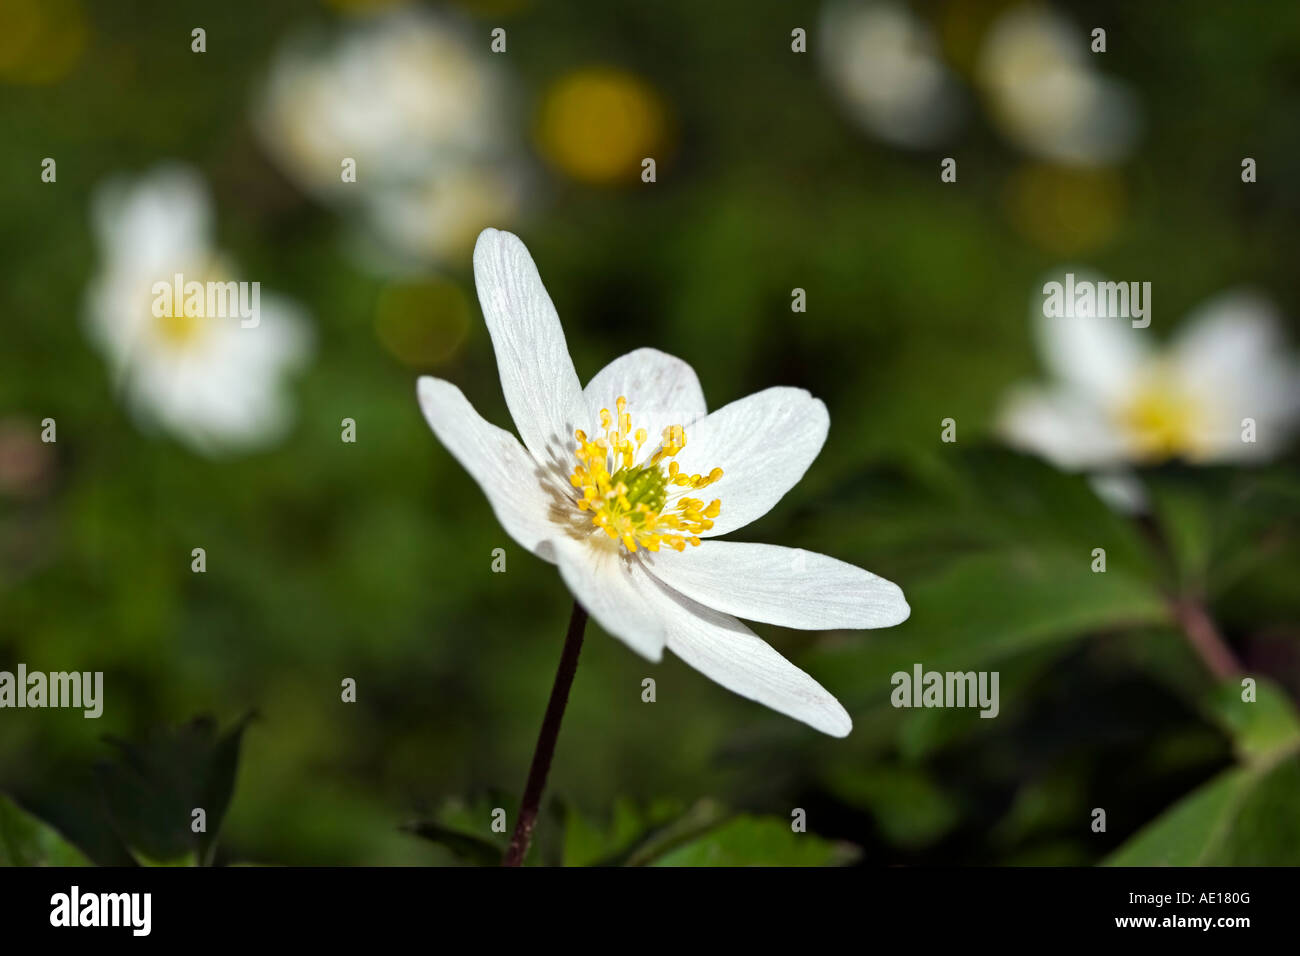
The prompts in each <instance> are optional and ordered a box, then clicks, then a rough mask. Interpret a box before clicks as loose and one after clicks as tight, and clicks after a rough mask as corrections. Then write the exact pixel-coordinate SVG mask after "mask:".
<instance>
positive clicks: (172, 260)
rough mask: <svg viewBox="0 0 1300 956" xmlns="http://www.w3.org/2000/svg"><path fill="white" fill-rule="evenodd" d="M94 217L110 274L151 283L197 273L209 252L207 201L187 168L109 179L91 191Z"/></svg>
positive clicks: (202, 187) (203, 186)
mask: <svg viewBox="0 0 1300 956" xmlns="http://www.w3.org/2000/svg"><path fill="white" fill-rule="evenodd" d="M93 216H94V222H95V228H96V232H97V233H98V237H99V243H100V248H101V252H102V254H103V256H104V258H105V259H106V260H107V261H108V263H109V264H110V265H111V267H112V270H114V271H125V272H128V273H135V274H141V275H147V276H148V277H149V281H150V283H152V282H156V281H167V282H169V281H171V279H172V275H173V273H174V272H186V271H189V270H194V269H198V268H200V267H201V266H202V264H203V261H204V259H205V258H206V257H207V255H208V254H209V247H208V243H209V239H210V232H211V228H212V209H211V201H210V199H209V196H208V190H207V186H206V184H205V183H204V181H203V179H202V177H201V176H200V175H199V174H198V173H197V172H196V171H195V170H193V169H191V168H190V167H188V166H182V165H179V164H175V163H166V164H163V165H160V166H157V167H155V168H154V169H152V170H150V171H149V173H147V174H146V175H144V176H140V177H139V178H136V179H128V178H126V177H120V176H119V177H114V178H112V179H110V180H108V181H107V182H105V183H104V184H102V185H101V186H99V187H97V188H96V190H95V195H94V199H93Z"/></svg>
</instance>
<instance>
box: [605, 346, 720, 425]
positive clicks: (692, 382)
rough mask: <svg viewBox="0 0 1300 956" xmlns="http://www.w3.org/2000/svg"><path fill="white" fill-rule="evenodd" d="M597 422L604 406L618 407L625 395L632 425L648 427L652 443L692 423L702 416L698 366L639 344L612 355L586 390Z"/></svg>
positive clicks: (702, 399) (702, 396) (702, 407)
mask: <svg viewBox="0 0 1300 956" xmlns="http://www.w3.org/2000/svg"><path fill="white" fill-rule="evenodd" d="M582 394H583V397H584V398H585V399H586V401H587V414H588V416H589V419H590V421H591V422H592V423H593V425H594V424H595V423H596V422H599V421H600V411H601V409H603V408H607V409H609V410H610V411H611V412H613V411H614V407H615V403H616V402H617V401H618V399H619V397H620V396H621V397H623V398H626V399H627V402H628V414H629V415H631V416H632V426H633V427H634V428H644V429H645V430H646V432H647V434H648V435H649V445H651V446H653V445H654V443H656V442H657V441H658V440H659V438H660V436H661V435H662V433H663V430H664V428H666V427H668V426H669V425H683V426H686V425H693V424H694V423H695V422H696V421H698V420H699V419H701V418H703V417H704V414H705V410H706V409H705V405H704V392H703V391H702V390H701V389H700V380H699V379H698V378H696V376H695V370H694V369H692V368H691V367H690V366H689V365H687V364H686V363H685V362H683V361H682V360H681V359H679V358H676V357H674V356H672V355H668V354H666V353H664V352H660V351H659V350H658V349H637V350H636V351H635V352H629V353H628V354H627V355H624V356H621V357H620V358H616V359H614V361H612V362H610V363H609V364H608V365H606V366H605V367H604V368H603V369H601V370H600V371H599V372H597V373H596V376H595V378H593V379H592V380H591V381H590V382H588V383H587V387H586V388H585V389H583V391H582Z"/></svg>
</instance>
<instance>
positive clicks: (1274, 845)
mask: <svg viewBox="0 0 1300 956" xmlns="http://www.w3.org/2000/svg"><path fill="white" fill-rule="evenodd" d="M1297 805H1300V758H1297V756H1296V752H1295V751H1294V750H1291V751H1287V752H1284V753H1283V754H1281V755H1280V756H1278V757H1276V758H1275V759H1274V760H1272V761H1269V762H1262V763H1259V764H1256V765H1254V766H1249V767H1238V768H1234V769H1232V770H1227V771H1224V772H1223V773H1222V774H1220V775H1219V776H1217V777H1215V778H1214V779H1213V780H1211V781H1209V782H1208V783H1206V784H1204V785H1203V786H1201V787H1200V788H1199V789H1197V790H1195V791H1193V792H1192V793H1191V794H1190V795H1189V796H1186V797H1184V798H1183V799H1182V800H1180V801H1179V802H1178V803H1176V804H1174V806H1173V807H1171V808H1170V809H1169V810H1167V811H1166V812H1165V813H1164V814H1163V815H1162V816H1160V817H1159V818H1157V819H1156V820H1155V821H1154V822H1153V823H1151V824H1148V825H1147V826H1146V827H1144V828H1143V829H1142V830H1140V831H1139V832H1138V833H1137V834H1136V835H1134V836H1133V838H1132V839H1130V840H1129V841H1128V842H1127V843H1125V844H1124V845H1123V846H1122V847H1120V848H1119V849H1118V850H1117V851H1115V853H1113V854H1112V855H1111V856H1110V857H1108V858H1107V859H1106V860H1105V861H1104V863H1105V864H1106V865H1108V866H1295V865H1297V864H1300V814H1297V813H1296V810H1295V808H1296V806H1297Z"/></svg>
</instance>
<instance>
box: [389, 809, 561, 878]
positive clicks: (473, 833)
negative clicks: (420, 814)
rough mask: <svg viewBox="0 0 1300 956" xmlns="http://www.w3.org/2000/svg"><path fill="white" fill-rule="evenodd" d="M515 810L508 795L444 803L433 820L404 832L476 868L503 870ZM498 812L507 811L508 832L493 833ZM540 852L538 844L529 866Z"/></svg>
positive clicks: (417, 822)
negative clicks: (493, 867) (502, 863)
mask: <svg viewBox="0 0 1300 956" xmlns="http://www.w3.org/2000/svg"><path fill="white" fill-rule="evenodd" d="M513 808H514V804H513V803H512V802H511V801H510V800H509V799H508V798H507V797H506V796H505V795H504V794H500V793H495V792H489V793H484V794H481V795H479V796H475V797H473V798H471V799H463V798H460V797H452V798H449V799H447V800H445V801H444V802H443V804H442V806H441V807H439V809H438V812H437V813H435V814H434V815H433V817H432V818H430V819H425V820H418V821H416V822H414V823H410V824H407V825H406V826H405V827H403V829H404V830H406V832H408V833H411V834H413V835H414V836H418V837H420V838H421V839H424V840H428V841H430V842H431V843H436V844H438V845H439V846H441V847H444V848H445V849H447V850H449V851H450V852H451V854H452V855H453V856H455V857H456V858H457V859H459V860H462V861H463V862H465V863H468V864H470V865H472V866H500V865H501V860H502V858H503V857H504V856H505V854H506V849H507V847H509V845H510V834H511V831H512V829H513V826H512V821H511V816H510V814H511V812H512V811H513ZM498 809H501V810H506V811H507V813H506V828H505V830H504V832H500V833H498V832H495V831H494V830H493V829H492V825H493V821H494V819H496V814H497V810H498ZM536 849H537V846H536V841H534V844H533V846H532V847H530V848H529V853H528V857H527V859H526V860H525V862H526V863H527V862H531V861H532V860H534V859H535V857H536Z"/></svg>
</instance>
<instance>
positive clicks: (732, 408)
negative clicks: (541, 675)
mask: <svg viewBox="0 0 1300 956" xmlns="http://www.w3.org/2000/svg"><path fill="white" fill-rule="evenodd" d="M474 276H475V282H476V284H477V287H478V296H479V302H480V304H481V305H482V307H483V314H484V317H485V318H486V320H487V326H488V332H489V334H490V335H491V337H492V343H493V346H494V348H495V350H496V356H497V367H498V370H499V371H500V375H501V387H502V390H503V391H504V392H505V398H506V404H507V406H508V407H509V409H510V414H511V416H512V417H513V418H514V422H515V427H516V428H517V429H518V430H519V435H520V438H522V439H523V444H522V445H521V444H520V443H519V441H518V440H517V439H516V438H515V437H514V436H513V435H512V434H510V433H509V432H507V431H504V430H502V429H500V428H497V427H496V426H495V425H492V424H489V423H488V422H486V421H484V420H483V419H482V418H481V417H480V416H479V415H478V413H477V412H475V410H474V409H473V407H471V405H470V404H469V402H468V401H467V400H466V398H465V396H464V395H463V394H461V391H460V389H458V388H456V386H454V385H452V384H450V383H448V382H444V381H441V380H439V379H435V378H428V377H425V378H421V379H420V381H419V388H418V394H419V400H420V407H421V409H422V410H423V412H424V416H425V418H426V419H427V420H428V422H429V425H430V427H431V428H432V429H433V431H434V433H435V434H436V435H437V436H438V438H439V440H441V441H442V443H443V444H444V445H445V446H446V447H447V449H448V450H449V451H450V452H451V453H452V454H453V455H454V456H455V457H456V459H457V460H458V461H459V462H460V463H461V465H463V466H464V467H465V469H466V470H467V471H468V472H469V473H470V475H471V476H472V477H473V478H474V480H475V481H477V482H478V483H479V485H480V486H481V487H482V489H483V491H484V493H485V494H486V495H487V498H488V501H489V502H490V503H491V505H492V509H493V511H494V512H495V513H496V516H497V518H498V520H500V522H501V524H502V525H503V526H504V527H505V529H506V531H507V532H508V533H509V534H510V536H511V537H513V538H514V539H515V540H516V541H517V542H519V543H520V544H521V545H523V546H524V547H525V548H527V549H528V550H530V551H532V552H533V553H535V554H537V555H538V556H540V557H542V558H543V559H545V560H547V561H549V562H551V563H554V564H556V565H558V567H559V571H560V574H561V576H562V577H563V578H564V581H565V583H566V584H567V585H568V586H569V589H570V590H571V591H572V592H573V594H574V595H575V597H576V598H577V599H578V601H579V602H580V603H581V604H582V605H583V607H585V608H586V609H587V610H588V612H590V614H591V616H592V617H594V618H595V619H596V620H597V621H598V622H599V623H600V624H601V626H602V627H603V628H604V629H605V630H607V631H608V632H609V633H611V634H613V635H614V636H615V637H618V638H620V639H621V640H622V641H624V642H625V643H626V644H627V645H628V646H629V647H631V648H632V649H633V650H635V651H636V652H637V653H639V654H641V655H643V656H644V657H646V658H648V659H649V660H652V661H655V660H659V658H660V656H661V655H662V653H663V649H664V648H665V647H667V648H668V650H670V651H672V652H673V653H674V654H676V655H677V656H678V657H680V658H681V659H682V660H684V661H686V663H688V664H690V665H691V666H692V667H694V668H695V669H696V670H698V671H700V672H701V673H703V674H704V675H706V676H707V677H709V678H711V679H713V680H715V681H717V682H718V683H719V684H722V685H723V686H724V687H727V688H729V689H730V690H732V691H735V692H736V693H737V694H740V695H742V696H744V697H748V698H750V699H752V700H756V701H758V702H760V703H762V704H766V705H767V706H768V707H771V708H773V709H774V710H777V711H780V712H781V713H783V714H788V715H789V716H791V717H794V718H796V719H798V720H801V721H804V722H805V723H807V724H809V725H811V726H813V727H815V728H816V729H818V730H821V731H824V732H825V733H828V734H832V735H834V736H838V737H842V736H844V735H846V734H847V733H848V732H849V730H850V728H851V727H852V722H851V721H850V719H849V715H848V714H847V713H846V712H845V710H844V708H843V707H842V706H840V704H839V702H838V701H837V700H836V699H835V698H834V697H832V696H831V695H830V694H829V693H827V692H826V691H825V690H824V689H823V688H822V687H821V686H820V685H819V684H818V683H817V682H816V681H814V680H813V679H812V678H811V677H809V676H808V675H807V674H805V673H804V672H803V671H801V670H799V669H798V668H797V667H795V666H794V665H792V664H790V663H789V662H788V661H786V660H785V659H784V658H783V657H781V655H780V654H778V653H777V652H776V651H774V650H773V649H772V648H771V647H770V646H769V645H768V644H766V643H765V642H764V641H762V640H760V639H759V638H758V637H757V636H755V635H754V634H753V633H752V632H751V631H750V630H749V629H748V628H746V627H745V626H744V625H743V624H741V623H740V622H739V621H738V620H736V617H744V618H748V619H749V620H754V621H765V622H767V623H770V624H777V625H781V626H784V627H794V628H864V627H888V626H890V625H893V624H898V623H899V622H901V621H903V620H905V619H906V618H907V616H908V613H909V609H908V606H907V602H906V601H905V600H904V599H903V594H902V592H901V591H900V590H899V588H898V587H897V586H896V585H894V584H891V583H890V582H889V581H886V580H883V579H882V578H879V577H876V576H875V575H873V574H870V573H869V572H867V571H864V570H862V569H861V568H856V567H853V566H852V565H849V564H845V563H844V562H842V561H837V560H835V559H834V558H829V557H826V556H825V555H821V554H815V553H811V552H805V551H801V550H798V549H794V548H782V547H776V546H774V545H767V544H745V543H739V542H730V541H715V540H712V539H713V538H715V537H717V536H718V535H723V534H727V533H728V532H731V531H734V530H736V529H737V528H741V527H743V526H744V525H746V524H748V523H749V522H751V521H753V520H754V519H756V518H758V517H760V516H762V515H763V514H765V513H766V512H767V511H768V510H769V509H771V508H772V506H773V505H775V504H776V503H777V501H779V500H780V499H781V497H782V496H783V495H784V494H785V493H786V492H787V491H788V490H789V489H790V488H791V487H793V486H794V484H795V483H796V482H797V481H798V480H799V479H800V477H802V475H803V473H804V472H805V471H806V470H807V468H808V466H809V464H811V463H812V460H813V458H814V457H816V455H817V453H818V451H820V449H821V447H822V443H823V442H824V441H825V439H826V431H827V427H828V425H829V419H828V416H827V414H826V407H825V406H824V405H823V404H822V403H821V402H820V401H818V400H817V399H815V398H813V397H812V396H811V395H809V394H808V393H807V392H805V391H803V390H802V389H797V388H770V389H767V390H766V391H763V392H759V393H757V394H755V395H751V396H749V397H748V398H744V399H741V400H740V401H736V402H732V403H731V404H730V405H727V406H725V407H723V408H721V409H719V410H717V411H715V412H712V413H708V412H706V410H705V406H704V395H703V393H702V392H701V391H700V384H699V381H698V380H697V379H696V377H695V372H694V371H692V369H691V367H690V366H689V365H687V364H686V363H685V362H683V361H682V360H680V359H677V358H674V357H672V356H671V355H665V354H664V353H663V352H659V351H656V350H654V349H639V350H637V351H635V352H631V353H629V354H627V355H624V356H623V357H622V358H619V359H616V360H614V361H613V362H611V363H610V364H609V365H608V366H606V367H605V368H604V369H603V370H602V371H600V372H599V373H598V374H597V375H596V376H595V378H593V379H592V380H591V381H590V382H589V383H588V384H587V387H586V388H585V389H583V388H582V387H581V386H580V385H579V383H578V376H577V373H576V372H575V371H574V368H573V361H572V360H571V359H570V357H569V351H568V347H567V345H566V344H565V340H564V331H563V330H562V329H561V327H560V320H559V316H558V315H557V314H556V311H555V307H554V306H553V305H552V304H551V300H550V297H549V296H548V295H547V293H546V289H545V288H544V287H543V286H542V281H541V278H540V277H539V276H538V274H537V268H536V266H534V264H533V260H532V258H531V257H530V256H529V254H528V250H527V249H525V248H524V245H523V243H522V242H520V241H519V239H518V238H517V237H516V236H513V235H511V234H510V233H506V232H498V231H496V230H494V229H488V230H485V231H484V232H483V234H482V235H481V236H479V240H478V245H477V247H476V248H475V250H474ZM706 489H707V490H706ZM697 495H698V496H699V497H697Z"/></svg>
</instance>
